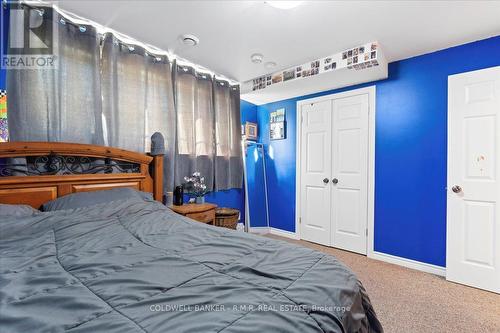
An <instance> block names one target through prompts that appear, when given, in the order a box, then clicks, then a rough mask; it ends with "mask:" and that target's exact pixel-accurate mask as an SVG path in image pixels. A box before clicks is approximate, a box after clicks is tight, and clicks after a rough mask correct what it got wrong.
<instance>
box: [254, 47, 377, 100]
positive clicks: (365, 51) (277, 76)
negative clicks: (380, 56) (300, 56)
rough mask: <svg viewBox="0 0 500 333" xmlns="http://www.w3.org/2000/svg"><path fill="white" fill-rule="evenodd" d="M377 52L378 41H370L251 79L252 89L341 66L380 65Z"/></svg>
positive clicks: (349, 67) (362, 67)
mask: <svg viewBox="0 0 500 333" xmlns="http://www.w3.org/2000/svg"><path fill="white" fill-rule="evenodd" d="M377 53H378V44H377V42H372V43H368V44H366V45H363V46H359V47H355V48H353V49H349V50H346V51H344V52H340V53H337V54H335V55H332V56H329V57H326V58H322V59H318V60H314V61H311V62H310V63H306V64H303V65H300V66H296V67H293V68H289V69H286V70H284V71H280V72H276V73H273V74H267V75H263V76H260V77H258V78H255V79H253V80H252V81H251V83H252V85H251V87H252V91H255V90H260V89H265V88H266V87H269V86H271V85H274V84H278V83H282V82H286V81H290V80H296V79H300V78H306V77H309V76H314V75H318V74H321V73H325V72H329V71H333V70H337V69H340V68H348V69H354V70H361V69H365V68H370V67H373V66H378V64H379V63H378V60H377Z"/></svg>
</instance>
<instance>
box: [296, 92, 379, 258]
mask: <svg viewBox="0 0 500 333" xmlns="http://www.w3.org/2000/svg"><path fill="white" fill-rule="evenodd" d="M362 94H368V105H369V111H368V212H367V218H368V221H367V227H368V235H367V243H366V244H367V245H366V246H367V249H366V253H367V256H368V257H373V256H374V247H373V243H374V212H375V109H376V105H375V96H376V87H375V86H370V87H366V88H360V89H354V90H349V91H345V92H341V93H336V94H330V95H325V96H320V97H314V98H309V99H303V100H300V101H297V108H296V117H297V119H296V124H297V133H296V140H297V141H296V159H295V170H296V173H295V234H296V237H297V238H298V239H301V235H300V217H301V211H300V207H301V205H300V204H301V201H300V200H301V198H300V185H301V183H300V181H301V179H300V178H301V177H300V175H301V169H300V160H301V149H300V148H301V136H302V119H301V114H302V113H301V112H300V110H301V107H302V105H304V104H310V103H318V102H322V101H325V100H331V99H336V98H344V97H351V96H356V95H362Z"/></svg>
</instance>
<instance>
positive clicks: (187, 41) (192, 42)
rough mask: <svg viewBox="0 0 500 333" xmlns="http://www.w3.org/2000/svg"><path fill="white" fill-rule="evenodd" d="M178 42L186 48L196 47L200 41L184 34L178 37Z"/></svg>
mask: <svg viewBox="0 0 500 333" xmlns="http://www.w3.org/2000/svg"><path fill="white" fill-rule="evenodd" d="M180 40H181V41H182V43H183V44H184V45H187V46H196V45H198V44H199V43H200V39H199V38H198V37H196V36H195V35H189V34H185V35H182V36H180Z"/></svg>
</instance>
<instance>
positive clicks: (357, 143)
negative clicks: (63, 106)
mask: <svg viewBox="0 0 500 333" xmlns="http://www.w3.org/2000/svg"><path fill="white" fill-rule="evenodd" d="M332 109H333V110H332V111H333V112H332V114H333V121H332V145H331V147H332V151H331V156H332V179H331V187H332V197H331V202H332V204H331V221H332V230H331V231H332V236H331V239H332V246H334V247H337V248H341V249H344V250H348V251H353V252H358V253H361V254H366V239H367V232H366V230H367V209H368V110H369V104H368V94H363V95H356V96H352V97H345V98H339V99H334V100H333V101H332Z"/></svg>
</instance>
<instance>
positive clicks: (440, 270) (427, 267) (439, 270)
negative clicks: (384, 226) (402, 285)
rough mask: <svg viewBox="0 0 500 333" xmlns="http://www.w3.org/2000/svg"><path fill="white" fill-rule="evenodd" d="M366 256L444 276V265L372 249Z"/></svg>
mask: <svg viewBox="0 0 500 333" xmlns="http://www.w3.org/2000/svg"><path fill="white" fill-rule="evenodd" d="M368 258H371V259H376V260H380V261H385V262H388V263H391V264H395V265H399V266H404V267H408V268H411V269H416V270H418V271H422V272H426V273H431V274H435V275H439V276H446V268H444V267H441V266H436V265H431V264H427V263H425V262H421V261H416V260H412V259H406V258H402V257H397V256H393V255H391V254H386V253H382V252H376V251H373V252H372V253H370V254H368Z"/></svg>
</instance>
